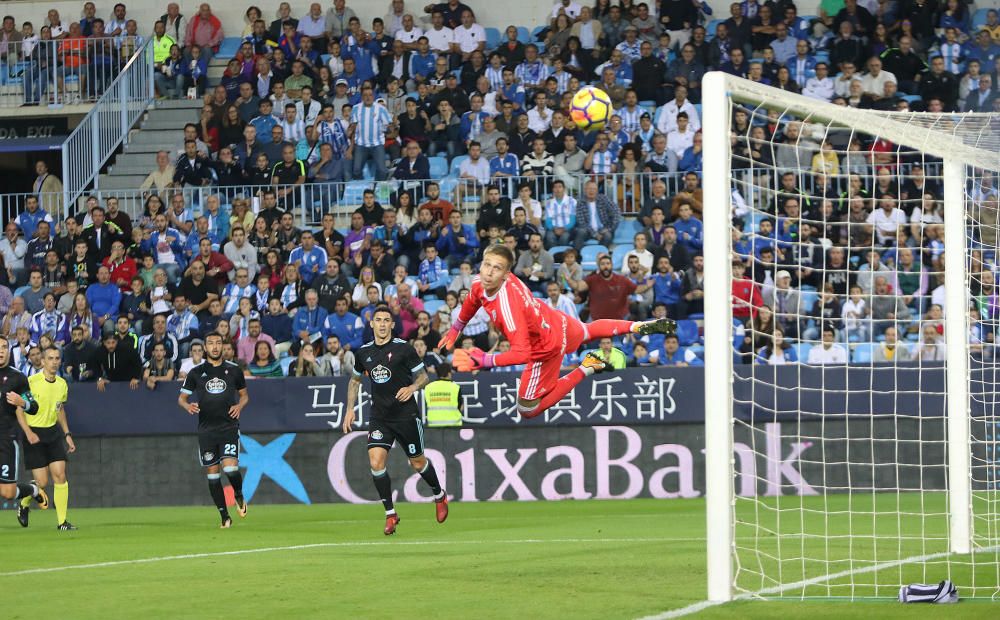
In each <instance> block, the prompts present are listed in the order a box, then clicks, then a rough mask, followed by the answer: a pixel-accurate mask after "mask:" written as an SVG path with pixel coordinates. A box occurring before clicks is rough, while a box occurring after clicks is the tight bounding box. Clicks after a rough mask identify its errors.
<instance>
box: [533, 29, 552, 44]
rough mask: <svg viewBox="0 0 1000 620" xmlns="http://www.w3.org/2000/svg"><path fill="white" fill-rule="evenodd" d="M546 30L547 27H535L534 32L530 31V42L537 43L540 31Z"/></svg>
mask: <svg viewBox="0 0 1000 620" xmlns="http://www.w3.org/2000/svg"><path fill="white" fill-rule="evenodd" d="M547 29H548V26H535V28H534V30H532V31H531V40H532V41H538V35H540V34H542V31H543V30H547Z"/></svg>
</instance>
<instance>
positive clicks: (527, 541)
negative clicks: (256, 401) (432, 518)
mask: <svg viewBox="0 0 1000 620" xmlns="http://www.w3.org/2000/svg"><path fill="white" fill-rule="evenodd" d="M699 540H700V541H703V540H705V539H704V538H691V537H686V538H553V539H543V538H522V539H517V540H411V541H398V542H395V541H393V542H389V541H386V542H360V541H359V542H331V543H311V544H307V545H289V546H286V547H260V548H257V549H239V550H236V551H216V552H212V553H185V554H181V555H165V556H160V557H153V558H138V559H135V560H115V561H111V562H95V563H93V564H70V565H68V566H51V567H47V568H29V569H25V570H18V571H11V572H8V573H0V577H18V576H22V575H37V574H40V573H58V572H63V571H70V570H85V569H90V568H110V567H114V566H128V565H132V564H153V563H155V562H169V561H173V560H200V559H204V558H216V557H225V556H231V555H250V554H254V553H271V552H275V551H301V550H303V549H325V548H331V547H390V546H391V547H398V546H401V545H402V546H407V547H410V546H414V547H415V546H425V545H493V544H501V545H544V544H585V543H601V544H603V543H638V542H686V541H699Z"/></svg>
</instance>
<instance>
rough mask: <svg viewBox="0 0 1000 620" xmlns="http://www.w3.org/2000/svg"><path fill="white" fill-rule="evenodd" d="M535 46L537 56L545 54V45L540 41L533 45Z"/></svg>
mask: <svg viewBox="0 0 1000 620" xmlns="http://www.w3.org/2000/svg"><path fill="white" fill-rule="evenodd" d="M535 46H537V47H538V53H539V54H544V53H545V43H543V42H541V41H538V42H536V43H535Z"/></svg>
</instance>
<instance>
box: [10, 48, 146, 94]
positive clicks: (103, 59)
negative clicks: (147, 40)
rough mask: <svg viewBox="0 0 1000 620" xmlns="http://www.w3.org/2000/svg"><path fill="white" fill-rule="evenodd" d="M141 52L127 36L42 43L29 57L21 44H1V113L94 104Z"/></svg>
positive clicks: (30, 51) (31, 50) (32, 50)
mask: <svg viewBox="0 0 1000 620" xmlns="http://www.w3.org/2000/svg"><path fill="white" fill-rule="evenodd" d="M141 49H142V45H141V39H140V45H136V40H135V39H134V38H122V37H102V38H99V39H92V38H86V39H85V38H77V39H61V40H57V41H54V40H48V41H38V42H37V43H36V44H35V45H34V46H33V47H29V48H28V53H27V54H25V53H24V52H25V47H24V46H23V44H22V42H21V41H17V42H12V43H0V57H2V58H3V62H2V64H0V108H16V107H20V106H22V105H25V104H29V105H33V104H38V105H47V106H49V107H53V108H58V107H61V106H63V105H75V104H88V103H95V102H97V101H98V100H99V99H100V98H101V97H102V96H103V95H104V93H105V91H106V90H107V89H108V88H109V85H110V84H111V82H113V81H114V79H115V76H117V75H118V73H119V72H120V71H121V70H122V69H123V67H125V66H126V65H127V64H128V63H129V61H130V60H131V59H132V58H133V57H135V55H136V54H138V53H139V52H140V50H141Z"/></svg>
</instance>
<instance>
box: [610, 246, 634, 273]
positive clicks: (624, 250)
mask: <svg viewBox="0 0 1000 620" xmlns="http://www.w3.org/2000/svg"><path fill="white" fill-rule="evenodd" d="M634 249H635V246H634V245H632V244H631V243H620V244H618V245H616V246H615V249H613V250H611V263H612V265H613V266H614V269H615V271H621V269H622V264H623V263H624V262H625V255H626V254H628V253H629V252H631V251H632V250H634Z"/></svg>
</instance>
